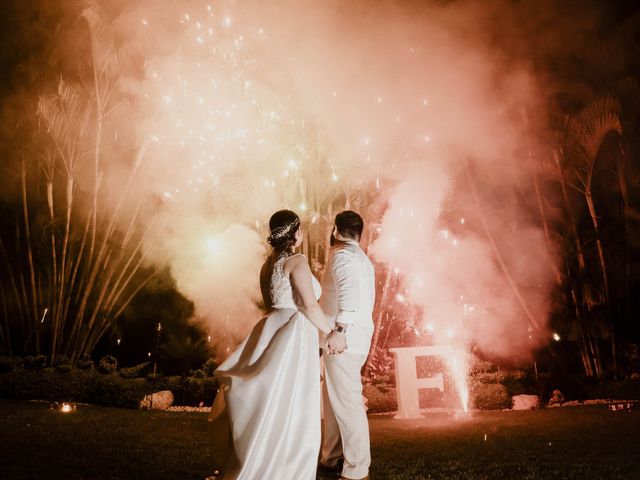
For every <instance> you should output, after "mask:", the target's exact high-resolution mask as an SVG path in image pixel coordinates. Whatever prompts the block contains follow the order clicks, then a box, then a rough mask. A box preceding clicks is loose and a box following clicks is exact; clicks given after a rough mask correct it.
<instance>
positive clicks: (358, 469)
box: [319, 210, 375, 480]
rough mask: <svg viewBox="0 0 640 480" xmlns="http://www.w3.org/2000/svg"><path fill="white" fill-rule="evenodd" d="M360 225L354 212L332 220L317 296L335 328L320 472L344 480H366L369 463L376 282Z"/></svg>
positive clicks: (329, 347)
mask: <svg viewBox="0 0 640 480" xmlns="http://www.w3.org/2000/svg"><path fill="white" fill-rule="evenodd" d="M363 226H364V222H363V221H362V217H361V216H360V215H358V214H357V213H356V212H352V211H350V210H346V211H344V212H342V213H339V214H338V215H336V220H335V228H334V230H333V238H332V240H335V243H334V245H333V247H332V248H331V250H330V253H329V258H328V261H327V266H326V270H325V272H324V275H323V276H322V296H321V297H320V306H321V307H322V310H323V311H324V313H325V315H326V316H328V317H329V318H330V321H331V322H335V325H334V328H333V331H332V332H331V333H329V335H328V336H327V340H326V342H325V347H324V349H325V350H324V353H325V355H324V365H325V372H324V387H323V405H324V439H323V444H322V453H321V457H320V466H319V467H320V471H325V472H328V471H333V472H335V473H341V475H342V476H341V477H340V478H341V479H344V480H356V479H357V480H360V479H363V480H364V479H368V478H369V464H370V463H371V453H370V449H369V424H368V421H367V413H366V409H365V404H364V401H363V397H362V380H361V377H360V370H361V369H362V366H363V365H364V363H365V361H366V359H367V355H368V353H369V346H370V344H371V336H372V334H373V318H372V312H373V304H374V301H375V279H374V271H373V265H372V264H371V261H369V259H368V258H367V256H366V255H365V253H364V252H363V251H362V249H361V248H360V245H359V243H358V242H359V241H360V237H361V236H362V228H363ZM341 352H344V353H341ZM336 354H339V355H336ZM341 462H343V464H342V470H340V463H341Z"/></svg>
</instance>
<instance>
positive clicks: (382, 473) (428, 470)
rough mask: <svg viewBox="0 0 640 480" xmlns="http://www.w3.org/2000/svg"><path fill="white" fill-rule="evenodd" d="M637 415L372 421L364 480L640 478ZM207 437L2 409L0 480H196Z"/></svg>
mask: <svg viewBox="0 0 640 480" xmlns="http://www.w3.org/2000/svg"><path fill="white" fill-rule="evenodd" d="M636 409H638V410H633V411H630V412H629V411H622V412H610V411H608V410H607V407H606V406H590V407H573V408H571V407H567V408H559V409H549V410H539V411H528V412H511V411H505V412H475V413H473V414H472V415H470V416H469V417H466V418H460V419H456V418H454V417H451V416H450V415H447V414H444V413H439V414H433V415H431V416H430V417H429V418H428V419H425V420H420V421H396V420H393V419H392V418H391V417H390V416H372V417H371V418H370V425H371V440H372V455H373V464H372V468H371V478H372V479H374V480H382V479H385V480H387V479H406V480H417V479H452V480H453V479H456V480H458V479H581V480H582V479H640V405H639V406H636ZM485 434H486V435H487V439H486V441H485V437H484V436H485ZM208 436H209V424H208V423H207V421H206V414H203V413H171V412H157V411H152V412H150V411H136V410H125V409H115V408H104V407H94V406H79V407H78V410H77V411H75V412H73V413H69V414H63V413H60V412H58V411H54V410H50V409H49V408H48V405H47V404H44V403H35V402H14V401H4V400H0V445H1V447H0V448H1V449H2V450H1V454H0V478H3V479H4V478H7V479H66V480H73V479H135V480H144V479H176V480H177V479H180V480H187V479H199V480H202V479H203V478H204V476H205V474H206V473H207V472H208V470H209V463H210V461H211V452H210V451H209V444H208V441H207V438H208ZM322 478H323V479H324V478H327V477H322ZM256 480H262V479H256ZM278 480H296V479H278Z"/></svg>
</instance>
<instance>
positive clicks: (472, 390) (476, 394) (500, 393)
mask: <svg viewBox="0 0 640 480" xmlns="http://www.w3.org/2000/svg"><path fill="white" fill-rule="evenodd" d="M469 394H470V396H471V399H472V406H473V408H477V409H480V410H502V409H503V408H509V407H510V405H511V396H510V395H509V392H507V388H506V387H505V386H504V385H502V384H501V383H484V382H479V381H477V380H475V381H474V380H472V381H471V382H470V385H469Z"/></svg>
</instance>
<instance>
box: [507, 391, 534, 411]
mask: <svg viewBox="0 0 640 480" xmlns="http://www.w3.org/2000/svg"><path fill="white" fill-rule="evenodd" d="M511 401H512V407H511V408H512V409H513V410H533V409H534V408H538V407H539V406H540V399H539V398H538V396H537V395H514V396H513V397H512V398H511Z"/></svg>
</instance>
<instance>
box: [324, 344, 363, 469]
mask: <svg viewBox="0 0 640 480" xmlns="http://www.w3.org/2000/svg"><path fill="white" fill-rule="evenodd" d="M323 359H324V365H325V371H324V386H323V388H322V395H323V399H322V400H323V409H324V429H323V432H324V439H323V441H322V454H321V457H320V461H321V462H322V463H323V464H324V465H327V466H333V465H335V464H336V462H337V461H338V460H339V459H340V458H342V457H344V466H343V467H342V476H343V477H347V478H354V479H359V478H363V477H366V476H367V475H368V474H369V465H370V464H371V452H370V447H369V422H368V421H367V412H366V408H365V404H364V400H363V398H362V380H361V378H360V370H361V368H362V366H363V365H364V362H365V361H366V359H367V356H366V355H358V354H351V353H346V352H345V353H342V354H339V355H328V354H327V353H326V352H325V354H324V355H323Z"/></svg>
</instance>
